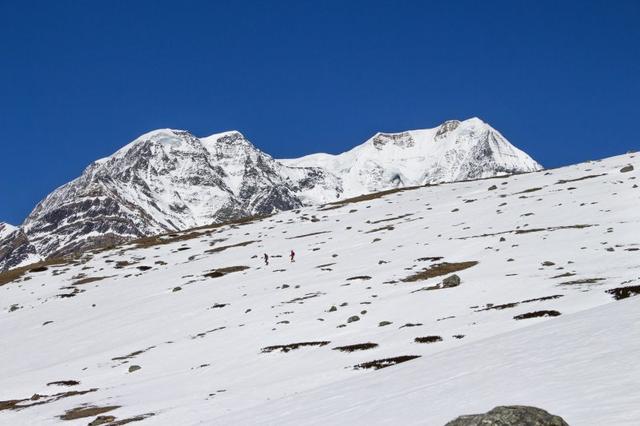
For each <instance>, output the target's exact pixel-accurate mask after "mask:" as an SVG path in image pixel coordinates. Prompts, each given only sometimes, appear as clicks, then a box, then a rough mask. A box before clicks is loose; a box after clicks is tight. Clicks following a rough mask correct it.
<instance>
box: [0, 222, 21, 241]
mask: <svg viewBox="0 0 640 426" xmlns="http://www.w3.org/2000/svg"><path fill="white" fill-rule="evenodd" d="M17 230H18V228H17V227H16V226H13V225H10V224H8V223H5V222H0V240H2V239H4V238H5V237H6V236H8V235H9V234H11V233H13V232H15V231H17Z"/></svg>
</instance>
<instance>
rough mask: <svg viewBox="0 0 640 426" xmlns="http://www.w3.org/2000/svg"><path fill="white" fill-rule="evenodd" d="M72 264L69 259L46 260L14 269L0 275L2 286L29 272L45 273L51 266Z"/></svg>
mask: <svg viewBox="0 0 640 426" xmlns="http://www.w3.org/2000/svg"><path fill="white" fill-rule="evenodd" d="M70 263H71V261H70V260H69V259H61V258H56V259H54V258H52V259H49V260H44V261H42V262H37V263H32V264H30V265H26V266H21V267H19V268H13V269H10V270H8V271H5V272H2V273H0V286H2V285H5V284H8V283H10V282H13V281H16V280H18V279H20V278H22V277H23V276H24V275H25V274H26V273H29V272H35V273H37V272H43V271H46V270H47V269H48V267H49V266H58V265H68V264H70Z"/></svg>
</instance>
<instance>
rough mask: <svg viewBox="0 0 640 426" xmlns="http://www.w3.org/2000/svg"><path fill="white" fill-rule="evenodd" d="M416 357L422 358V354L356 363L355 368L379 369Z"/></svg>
mask: <svg viewBox="0 0 640 426" xmlns="http://www.w3.org/2000/svg"><path fill="white" fill-rule="evenodd" d="M416 358H420V355H401V356H396V357H393V358H383V359H376V360H373V361H368V362H363V363H361V364H357V365H354V366H353V369H354V370H363V369H374V370H379V369H381V368H387V367H391V366H392V365H396V364H400V363H403V362H407V361H411V360H413V359H416Z"/></svg>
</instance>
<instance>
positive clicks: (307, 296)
mask: <svg viewBox="0 0 640 426" xmlns="http://www.w3.org/2000/svg"><path fill="white" fill-rule="evenodd" d="M323 294H325V293H322V292H319V291H318V292H315V293H307V294H305V295H304V296H300V297H296V298H294V299H291V300H288V301H286V302H282V303H304V301H305V300H307V299H313V298H314V297H318V296H321V295H323Z"/></svg>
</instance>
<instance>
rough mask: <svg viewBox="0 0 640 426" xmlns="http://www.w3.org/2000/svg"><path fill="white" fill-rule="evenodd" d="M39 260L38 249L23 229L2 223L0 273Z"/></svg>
mask: <svg viewBox="0 0 640 426" xmlns="http://www.w3.org/2000/svg"><path fill="white" fill-rule="evenodd" d="M39 259H40V258H39V257H38V255H37V252H36V248H35V247H34V246H33V245H32V244H30V243H29V238H28V237H27V235H26V234H25V233H24V231H22V229H20V228H16V227H14V226H11V225H9V224H7V223H0V271H2V270H4V269H11V268H15V267H17V266H20V265H23V264H26V263H30V262H35V261H37V260H39Z"/></svg>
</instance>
